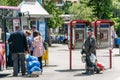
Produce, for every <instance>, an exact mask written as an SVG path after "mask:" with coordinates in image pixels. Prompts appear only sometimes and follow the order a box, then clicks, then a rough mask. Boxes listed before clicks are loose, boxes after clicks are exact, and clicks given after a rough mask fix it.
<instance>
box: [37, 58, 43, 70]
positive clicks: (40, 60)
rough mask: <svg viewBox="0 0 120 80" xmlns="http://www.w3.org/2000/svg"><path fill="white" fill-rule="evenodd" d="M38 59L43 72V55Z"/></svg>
mask: <svg viewBox="0 0 120 80" xmlns="http://www.w3.org/2000/svg"><path fill="white" fill-rule="evenodd" d="M38 61H39V62H40V69H41V72H42V71H43V65H42V56H41V57H38Z"/></svg>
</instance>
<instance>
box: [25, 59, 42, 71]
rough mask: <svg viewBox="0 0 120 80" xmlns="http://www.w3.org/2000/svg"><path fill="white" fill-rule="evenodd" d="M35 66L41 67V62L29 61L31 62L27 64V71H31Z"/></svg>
mask: <svg viewBox="0 0 120 80" xmlns="http://www.w3.org/2000/svg"><path fill="white" fill-rule="evenodd" d="M34 66H37V67H40V62H39V61H29V62H27V69H28V70H30V69H31V68H32V67H34Z"/></svg>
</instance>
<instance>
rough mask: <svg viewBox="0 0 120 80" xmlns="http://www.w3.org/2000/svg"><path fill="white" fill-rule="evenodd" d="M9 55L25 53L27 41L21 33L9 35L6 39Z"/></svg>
mask: <svg viewBox="0 0 120 80" xmlns="http://www.w3.org/2000/svg"><path fill="white" fill-rule="evenodd" d="M8 43H9V44H10V45H9V48H10V51H11V53H24V52H25V51H27V39H26V36H25V34H24V33H23V32H22V31H16V32H13V33H11V35H10V37H9V39H8Z"/></svg>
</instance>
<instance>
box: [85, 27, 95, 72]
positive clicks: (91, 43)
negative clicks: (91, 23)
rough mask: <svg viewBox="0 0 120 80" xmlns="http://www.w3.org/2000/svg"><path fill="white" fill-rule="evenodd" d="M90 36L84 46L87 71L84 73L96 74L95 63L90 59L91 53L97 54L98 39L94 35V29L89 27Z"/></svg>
mask: <svg viewBox="0 0 120 80" xmlns="http://www.w3.org/2000/svg"><path fill="white" fill-rule="evenodd" d="M87 34H88V37H87V39H86V40H85V42H84V44H83V48H84V51H85V54H86V59H85V61H86V72H85V73H83V74H94V69H93V63H92V61H91V60H90V56H91V54H94V55H96V39H95V38H94V37H93V32H92V29H91V28H90V29H88V32H87Z"/></svg>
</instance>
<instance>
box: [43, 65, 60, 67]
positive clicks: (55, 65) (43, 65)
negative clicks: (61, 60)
mask: <svg viewBox="0 0 120 80" xmlns="http://www.w3.org/2000/svg"><path fill="white" fill-rule="evenodd" d="M57 66H58V65H43V67H57Z"/></svg>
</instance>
